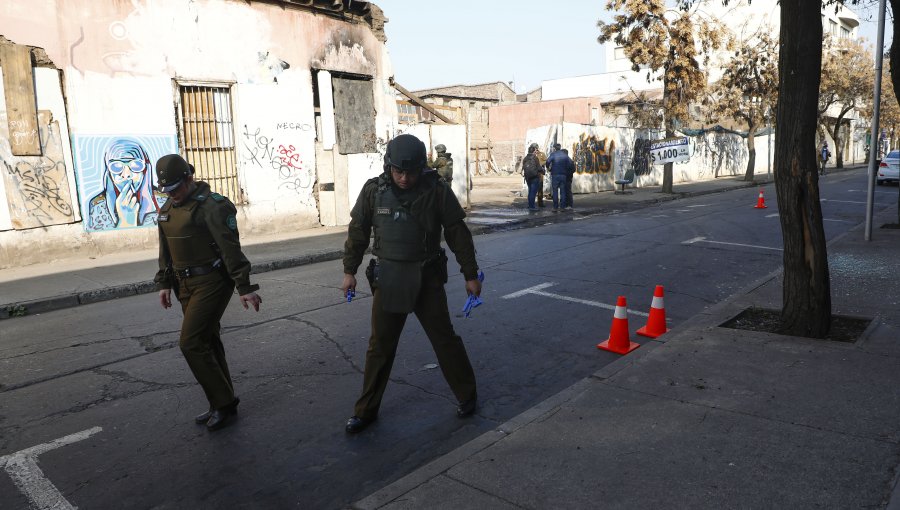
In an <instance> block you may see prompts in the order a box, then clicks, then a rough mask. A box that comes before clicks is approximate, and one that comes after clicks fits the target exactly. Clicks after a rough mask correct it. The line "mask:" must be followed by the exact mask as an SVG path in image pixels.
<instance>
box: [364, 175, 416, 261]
mask: <svg viewBox="0 0 900 510" xmlns="http://www.w3.org/2000/svg"><path fill="white" fill-rule="evenodd" d="M372 226H373V227H375V243H374V245H373V246H372V253H374V254H375V256H377V257H378V258H383V259H387V260H396V261H403V262H421V261H424V260H426V259H428V258H429V255H430V254H429V253H428V247H427V245H426V242H425V241H426V235H425V234H426V232H425V229H424V228H423V227H422V225H421V223H420V222H419V221H418V220H417V219H416V218H415V217H413V215H412V214H411V213H410V211H409V208H407V207H404V206H403V204H402V203H401V202H400V200H399V199H398V198H397V195H396V194H394V191H393V190H392V189H391V187H390V186H384V187H379V188H378V189H377V190H376V191H375V211H374V215H373V216H372Z"/></svg>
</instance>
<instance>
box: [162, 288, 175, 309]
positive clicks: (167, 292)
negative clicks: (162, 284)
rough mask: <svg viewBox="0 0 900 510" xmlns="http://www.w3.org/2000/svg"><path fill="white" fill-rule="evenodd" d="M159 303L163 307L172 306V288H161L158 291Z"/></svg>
mask: <svg viewBox="0 0 900 510" xmlns="http://www.w3.org/2000/svg"><path fill="white" fill-rule="evenodd" d="M159 304H160V305H162V307H163V308H171V307H172V289H162V290H161V291H159Z"/></svg>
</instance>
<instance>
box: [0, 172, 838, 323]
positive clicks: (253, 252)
mask: <svg viewBox="0 0 900 510" xmlns="http://www.w3.org/2000/svg"><path fill="white" fill-rule="evenodd" d="M853 169H854V167H850V168H848V169H847V170H853ZM757 178H758V179H763V180H764V179H765V178H766V175H765V174H761V175H759V176H757ZM521 183H522V180H521V176H516V175H512V176H507V177H478V178H476V180H475V187H474V189H473V190H472V191H471V200H472V203H473V204H475V205H473V206H472V208H471V210H470V211H469V212H468V214H469V217H468V218H467V222H468V223H469V226H470V228H471V229H472V231H473V233H475V234H484V233H488V232H491V231H497V230H507V229H512V228H524V227H528V226H534V225H545V224H547V223H555V222H564V221H571V220H572V219H573V218H575V217H579V218H583V217H585V216H590V215H596V214H610V213H615V212H621V211H624V210H629V209H633V208H637V207H645V206H647V205H649V204H654V203H658V202H662V201H667V200H675V199H678V198H683V197H688V196H697V195H703V194H707V193H717V192H721V191H726V190H731V189H736V188H755V187H757V186H759V185H761V184H762V185H764V184H766V183H765V182H764V181H762V182H760V181H759V180H758V181H757V183H749V182H745V181H743V180H741V178H740V177H722V178H719V179H714V180H711V181H704V182H695V183H685V184H676V185H675V186H674V188H675V193H674V194H671V195H670V194H666V195H664V194H662V193H660V192H659V189H660V188H659V187H658V186H654V187H646V188H629V190H628V191H630V192H631V193H630V194H626V195H620V194H615V193H613V192H612V191H603V192H599V193H590V194H577V195H575V197H574V202H575V205H576V209H575V211H574V212H571V211H563V212H559V213H553V212H551V208H552V202H549V201H548V202H545V203H546V204H547V207H545V208H544V209H543V210H541V211H540V212H537V213H531V214H529V212H528V210H527V204H526V199H525V198H523V197H521V196H520V191H521V190H522V184H521ZM768 196H769V199H770V200H775V195H774V188H773V187H771V186H770V191H769V195H768ZM747 200H748V204H751V205H752V204H754V203H755V202H756V192H755V191H753V192H750V193H748V197H747ZM345 237H346V227H320V228H311V229H307V230H303V231H300V232H296V233H293V234H291V236H290V237H288V238H273V237H249V236H245V237H244V239H243V242H244V243H243V244H244V248H245V249H244V251H245V253H246V254H247V257H248V258H249V259H250V261H251V262H252V263H253V272H254V273H261V272H266V271H273V270H276V269H284V268H288V267H295V266H300V265H304V264H310V263H315V262H322V261H327V260H337V259H340V258H341V254H342V250H343V242H344V239H345ZM156 256H157V252H156V250H143V251H139V252H129V253H128V254H125V255H114V256H106V257H99V258H96V259H92V258H85V257H81V258H71V259H65V260H56V261H52V262H48V263H45V264H35V265H31V266H25V267H20V268H10V269H0V320H2V319H6V318H11V317H16V316H18V315H23V314H27V315H33V314H37V313H44V312H48V311H52V310H58V309H61V308H69V307H73V306H78V305H83V304H89V303H95V302H99V301H105V300H109V299H115V298H119V297H126V296H133V295H137V294H143V293H148V292H153V291H154V290H155V287H154V285H153V281H152V280H153V275H154V273H155V272H156Z"/></svg>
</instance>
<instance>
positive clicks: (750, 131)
mask: <svg viewBox="0 0 900 510" xmlns="http://www.w3.org/2000/svg"><path fill="white" fill-rule="evenodd" d="M747 152H748V153H749V155H748V158H747V172H746V173H744V180H745V181H747V182H753V177H754V174H756V125H755V124H754V123H752V122H751V123H750V124H749V126H747Z"/></svg>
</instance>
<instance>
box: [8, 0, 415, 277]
mask: <svg viewBox="0 0 900 510" xmlns="http://www.w3.org/2000/svg"><path fill="white" fill-rule="evenodd" d="M384 21H385V20H384V17H383V16H382V14H381V11H380V9H378V7H376V6H375V5H373V4H371V3H368V2H359V1H352V2H351V1H348V0H343V1H342V0H269V1H253V0H196V1H192V2H184V1H182V0H153V1H149V0H133V1H109V2H95V1H90V0H79V1H71V2H58V1H55V0H29V1H24V0H23V1H19V0H13V1H8V2H3V4H2V5H0V27H2V28H0V30H2V33H0V35H2V36H3V37H0V72H2V77H3V79H2V88H0V96H2V97H3V101H0V174H2V175H0V268H3V267H11V266H17V265H25V264H29V263H34V262H38V261H42V260H47V259H52V258H56V257H59V256H61V255H62V254H64V253H65V254H72V253H81V254H85V255H96V254H103V253H117V252H123V251H127V250H131V249H142V248H151V247H154V246H155V245H156V229H155V228H153V227H154V226H155V224H156V213H157V211H158V209H159V207H160V206H161V205H162V204H163V203H164V201H165V199H166V197H165V196H164V195H161V194H159V193H157V192H156V191H155V179H156V176H155V171H154V168H153V166H154V164H155V163H156V160H157V159H158V158H159V157H160V156H162V155H164V154H167V153H175V152H177V153H180V154H182V155H183V156H184V157H185V158H186V159H188V161H190V162H191V163H192V164H193V165H194V166H195V168H196V173H197V178H198V179H201V180H205V181H207V182H209V183H210V184H211V186H212V187H213V189H214V190H216V191H219V192H220V193H222V194H225V195H227V196H229V197H230V198H231V199H232V201H234V202H235V204H237V206H238V209H239V217H238V221H239V224H240V227H241V230H242V232H244V233H246V232H254V233H267V232H272V233H274V232H284V231H286V230H291V229H297V228H300V227H308V226H312V225H318V224H325V225H336V224H343V223H346V222H347V221H348V220H349V208H350V206H351V204H352V201H354V200H355V198H356V196H357V194H358V192H359V189H360V188H361V187H362V184H363V183H364V182H365V180H366V179H368V178H369V177H372V176H374V175H377V174H378V173H380V172H381V166H382V161H381V160H382V156H381V154H382V153H383V151H384V144H385V143H386V141H387V140H388V139H389V138H390V137H391V136H393V135H394V134H395V128H396V122H397V107H396V102H395V100H394V94H393V89H392V87H391V86H390V84H389V78H390V76H391V75H392V69H391V65H390V62H389V59H388V56H387V52H386V49H385V45H384V41H385V37H384V32H383V26H384Z"/></svg>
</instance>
